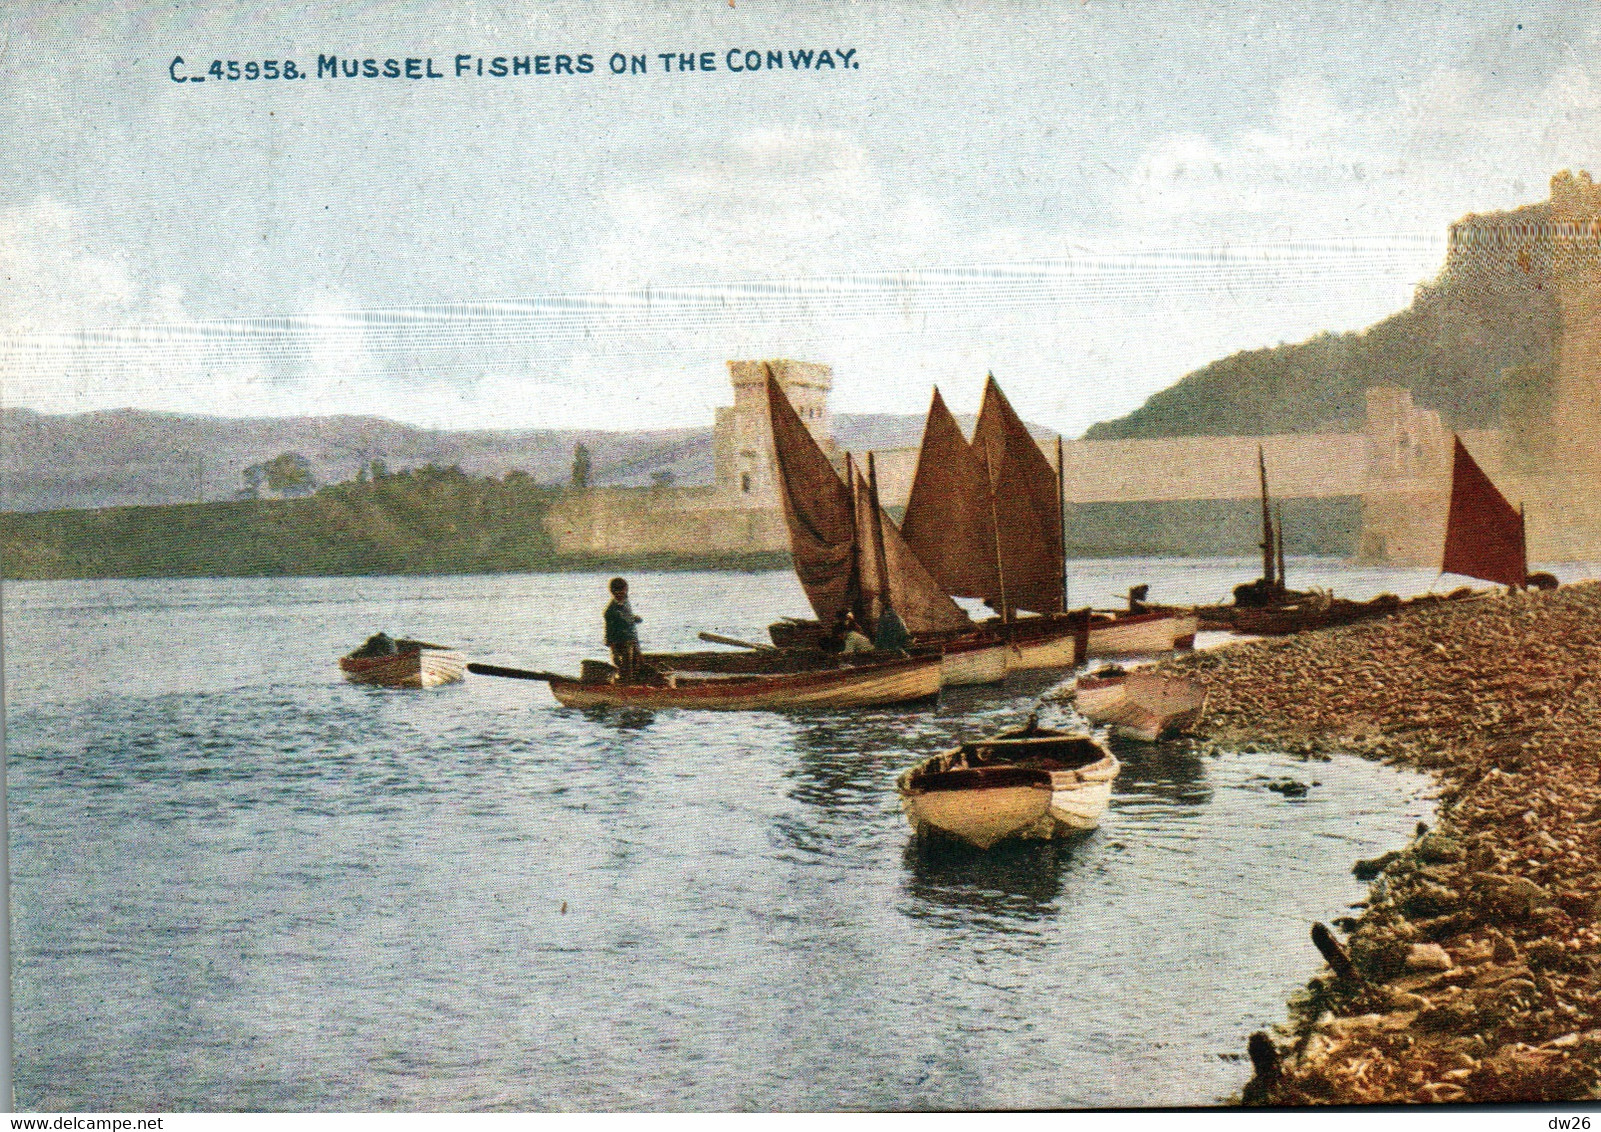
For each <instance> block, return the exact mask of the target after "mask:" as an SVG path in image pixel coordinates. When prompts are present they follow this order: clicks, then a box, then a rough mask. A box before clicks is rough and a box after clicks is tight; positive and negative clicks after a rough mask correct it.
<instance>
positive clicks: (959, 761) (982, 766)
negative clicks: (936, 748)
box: [895, 717, 1120, 849]
mask: <svg viewBox="0 0 1601 1132" xmlns="http://www.w3.org/2000/svg"><path fill="white" fill-rule="evenodd" d="M1119 767H1120V764H1119V763H1118V761H1117V759H1116V758H1115V757H1114V756H1113V755H1112V752H1111V751H1109V750H1108V749H1107V748H1106V747H1105V746H1104V745H1103V744H1101V743H1100V742H1098V741H1096V740H1095V739H1094V738H1092V737H1091V736H1088V735H1082V734H1074V733H1072V732H1066V731H1055V730H1051V729H1049V728H1042V727H1040V726H1039V725H1038V722H1037V721H1036V720H1035V719H1034V718H1033V717H1030V719H1029V722H1028V724H1027V725H1026V726H1024V727H1020V728H1015V729H1013V730H1010V731H1003V732H1001V733H1000V734H998V735H995V736H992V737H990V738H988V739H980V740H978V741H976V742H973V743H963V744H961V745H960V746H958V747H955V748H952V749H951V750H949V751H944V752H942V753H940V754H938V755H934V756H932V757H931V758H928V759H925V760H923V761H922V762H921V763H919V764H918V765H917V766H915V767H913V768H912V769H910V770H908V771H906V772H905V773H904V774H902V775H901V776H900V778H899V779H898V780H897V781H896V784H895V785H896V791H897V792H898V793H899V795H900V798H901V806H902V808H903V809H904V810H905V812H906V820H907V821H908V822H909V823H910V824H911V826H912V829H913V830H914V831H915V832H916V833H917V834H918V835H920V836H944V837H953V838H956V839H958V840H961V841H965V842H967V843H968V844H970V845H975V846H977V847H978V848H980V849H988V848H990V847H991V846H992V845H994V844H996V843H997V842H999V841H1002V840H1005V839H1007V838H1022V839H1049V838H1053V837H1065V836H1068V835H1071V834H1073V833H1076V832H1079V831H1081V830H1087V829H1094V828H1095V826H1096V825H1097V824H1099V822H1100V819H1101V815H1102V814H1103V813H1104V812H1105V811H1106V806H1107V803H1108V802H1109V801H1110V800H1111V796H1112V782H1113V780H1114V779H1116V777H1117V772H1118V770H1119Z"/></svg>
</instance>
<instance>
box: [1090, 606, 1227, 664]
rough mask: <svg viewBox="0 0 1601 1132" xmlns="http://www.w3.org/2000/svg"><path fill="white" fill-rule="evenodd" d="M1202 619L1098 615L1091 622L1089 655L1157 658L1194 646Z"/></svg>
mask: <svg viewBox="0 0 1601 1132" xmlns="http://www.w3.org/2000/svg"><path fill="white" fill-rule="evenodd" d="M1200 626H1201V622H1200V618H1198V617H1196V616H1195V615H1194V614H1191V613H1173V612H1159V613H1117V614H1103V613H1097V614H1095V615H1094V617H1093V618H1092V619H1091V621H1090V636H1089V645H1088V648H1087V650H1086V651H1087V652H1088V654H1089V655H1090V656H1155V655H1156V654H1158V653H1164V652H1171V651H1173V650H1174V649H1188V648H1194V647H1195V633H1196V630H1198V629H1199V628H1200Z"/></svg>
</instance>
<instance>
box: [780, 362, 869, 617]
mask: <svg viewBox="0 0 1601 1132" xmlns="http://www.w3.org/2000/svg"><path fill="white" fill-rule="evenodd" d="M767 407H768V416H769V417H770V418H771V420H772V425H773V464H774V469H775V471H776V472H777V479H778V494H779V496H780V498H782V500H783V503H784V518H785V520H787V522H788V524H789V547H790V553H791V554H792V555H793V556H794V559H795V575H796V576H797V577H798V578H799V579H800V584H801V588H802V589H804V590H805V591H806V600H808V601H809V602H811V603H812V609H813V610H815V611H816V613H817V616H818V617H819V618H820V619H821V620H822V621H823V623H824V624H825V625H828V624H833V621H834V618H835V617H836V616H837V615H838V613H839V612H840V610H842V609H848V608H850V607H851V606H852V605H854V604H855V599H856V584H855V583H856V577H855V575H856V561H855V559H856V522H855V505H854V503H853V501H852V499H851V493H850V492H849V491H848V490H847V489H846V487H845V485H844V484H843V483H841V482H840V478H839V474H838V473H837V472H835V471H834V466H833V465H832V464H830V463H829V462H828V457H827V456H826V455H824V453H823V450H822V449H821V448H820V447H818V444H817V441H816V440H815V439H814V438H813V437H812V434H811V432H809V431H808V430H807V428H806V425H805V424H803V423H802V421H801V419H800V416H799V414H797V413H796V412H795V408H794V406H793V405H791V404H790V403H789V398H788V397H786V396H785V395H784V391H783V389H782V388H780V387H779V384H778V382H777V381H775V380H774V379H773V374H772V371H771V370H769V371H768V374H767Z"/></svg>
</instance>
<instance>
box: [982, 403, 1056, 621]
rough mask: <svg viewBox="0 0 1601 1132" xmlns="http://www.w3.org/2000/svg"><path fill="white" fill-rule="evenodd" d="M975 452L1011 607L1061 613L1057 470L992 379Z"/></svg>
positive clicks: (1003, 580) (1007, 601) (1006, 601)
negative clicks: (986, 485)
mask: <svg viewBox="0 0 1601 1132" xmlns="http://www.w3.org/2000/svg"><path fill="white" fill-rule="evenodd" d="M973 447H974V448H975V449H976V450H977V452H978V455H979V457H980V459H981V460H983V462H984V463H985V464H986V465H987V466H988V468H989V480H990V487H991V491H992V493H993V497H994V502H995V515H996V525H997V527H998V531H999V538H998V539H997V542H998V543H999V544H1000V552H999V556H1000V573H1001V579H1000V580H1001V581H1002V583H1004V585H1005V589H1006V599H1005V603H1006V605H1008V606H1009V607H1011V608H1015V609H1028V610H1033V611H1034V612H1035V613H1060V612H1062V611H1063V609H1062V577H1063V561H1062V513H1061V503H1060V500H1061V496H1060V495H1059V494H1058V486H1057V475H1056V470H1055V469H1054V468H1052V467H1051V465H1050V462H1049V461H1047V460H1046V459H1045V454H1044V453H1043V452H1041V451H1040V448H1039V445H1038V444H1036V443H1034V438H1033V437H1032V436H1030V435H1029V431H1028V428H1027V427H1026V426H1025V425H1024V424H1023V421H1022V419H1021V418H1019V417H1018V415H1017V414H1016V413H1015V412H1014V411H1013V410H1012V406H1011V405H1010V404H1008V403H1007V400H1006V396H1005V395H1004V394H1003V393H1002V392H1001V387H1000V386H999V385H997V384H996V383H995V378H994V377H993V376H991V377H990V379H989V381H988V382H987V383H986V384H985V386H984V405H983V408H981V409H980V410H979V414H978V425H977V427H976V428H975V429H974V430H973ZM990 604H991V605H994V604H995V602H994V601H991V602H990Z"/></svg>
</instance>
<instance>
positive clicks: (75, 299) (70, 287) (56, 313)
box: [0, 197, 185, 334]
mask: <svg viewBox="0 0 1601 1132" xmlns="http://www.w3.org/2000/svg"><path fill="white" fill-rule="evenodd" d="M90 235H91V232H90V230H89V226H88V225H87V224H86V223H85V221H84V218H83V217H82V216H81V215H80V214H79V213H77V212H76V211H74V210H73V209H71V208H69V207H67V206H66V205H64V204H62V203H60V202H59V201H55V200H52V199H50V198H48V197H37V198H35V199H34V200H33V201H32V202H31V203H29V204H26V205H19V206H16V207H13V208H9V209H6V210H5V211H4V212H0V280H3V282H4V286H3V287H0V333H8V334H24V333H38V332H41V331H58V332H68V331H76V330H83V329H90V328H95V327H102V326H124V325H139V324H152V323H163V322H172V321H180V320H182V319H183V318H184V317H185V316H184V312H183V293H182V291H181V290H180V289H179V288H178V287H176V286H174V285H172V284H170V283H164V282H162V281H161V280H159V279H153V278H152V279H140V278H137V277H136V276H135V275H134V274H133V273H132V272H130V271H129V269H128V265H127V263H126V262H125V261H124V260H123V259H122V257H121V256H118V255H104V254H101V253H99V252H97V251H94V250H92V248H91V240H90V239H89V237H90Z"/></svg>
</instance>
